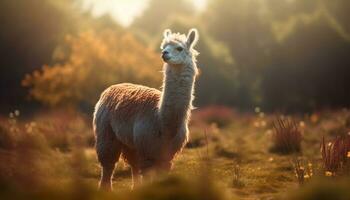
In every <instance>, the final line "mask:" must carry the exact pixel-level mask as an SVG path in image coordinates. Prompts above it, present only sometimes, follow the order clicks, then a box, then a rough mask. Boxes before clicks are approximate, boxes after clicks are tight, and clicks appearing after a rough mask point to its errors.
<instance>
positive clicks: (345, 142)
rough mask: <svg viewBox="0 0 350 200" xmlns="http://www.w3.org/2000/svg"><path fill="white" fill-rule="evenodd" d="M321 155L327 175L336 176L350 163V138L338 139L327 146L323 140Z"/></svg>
mask: <svg viewBox="0 0 350 200" xmlns="http://www.w3.org/2000/svg"><path fill="white" fill-rule="evenodd" d="M321 153H322V161H323V167H324V170H325V171H326V175H329V176H330V175H335V174H336V173H337V172H340V171H341V170H343V169H344V168H345V167H346V165H348V163H349V162H350V160H349V159H350V158H349V157H350V136H343V137H337V138H336V139H335V140H334V141H333V142H329V143H328V144H326V142H325V138H324V137H323V139H322V144H321Z"/></svg>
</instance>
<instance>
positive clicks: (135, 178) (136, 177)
mask: <svg viewBox="0 0 350 200" xmlns="http://www.w3.org/2000/svg"><path fill="white" fill-rule="evenodd" d="M122 154H123V157H124V158H125V160H126V161H127V163H129V165H130V166H131V174H132V186H131V188H132V189H133V188H135V187H137V186H138V185H140V184H141V181H142V177H141V173H140V167H139V163H138V160H137V153H136V152H135V150H131V149H130V148H128V147H126V146H124V147H123V149H122Z"/></svg>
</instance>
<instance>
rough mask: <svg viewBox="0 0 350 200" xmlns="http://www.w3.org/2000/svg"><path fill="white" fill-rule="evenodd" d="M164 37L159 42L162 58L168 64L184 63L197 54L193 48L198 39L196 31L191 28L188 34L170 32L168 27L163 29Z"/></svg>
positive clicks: (190, 60)
mask: <svg viewBox="0 0 350 200" xmlns="http://www.w3.org/2000/svg"><path fill="white" fill-rule="evenodd" d="M163 35H164V39H163V42H162V44H161V49H162V59H163V61H164V62H166V63H168V64H170V65H184V64H187V63H189V62H192V60H193V59H194V58H195V56H197V55H198V53H197V51H196V50H194V49H193V47H194V45H195V44H196V43H197V41H198V31H197V30H196V29H191V30H190V31H189V33H188V35H187V36H186V35H184V34H180V33H171V31H170V30H169V29H167V30H165V31H164V34H163Z"/></svg>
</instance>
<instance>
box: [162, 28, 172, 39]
mask: <svg viewBox="0 0 350 200" xmlns="http://www.w3.org/2000/svg"><path fill="white" fill-rule="evenodd" d="M170 34H171V30H170V29H165V30H164V32H163V36H164V38H167V37H169V35H170Z"/></svg>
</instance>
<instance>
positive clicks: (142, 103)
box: [93, 29, 198, 190]
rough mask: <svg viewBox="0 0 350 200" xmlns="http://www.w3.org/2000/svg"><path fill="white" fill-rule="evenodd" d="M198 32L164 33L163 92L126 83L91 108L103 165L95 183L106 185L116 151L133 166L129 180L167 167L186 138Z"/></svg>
mask: <svg viewBox="0 0 350 200" xmlns="http://www.w3.org/2000/svg"><path fill="white" fill-rule="evenodd" d="M197 41H198V32H197V30H195V29H191V30H190V31H189V33H188V35H187V36H186V35H182V34H179V33H175V34H173V33H171V31H170V30H165V31H164V39H163V42H162V44H161V49H162V58H163V60H164V62H165V63H164V65H163V70H164V80H163V87H162V91H159V90H157V89H154V88H149V87H145V86H141V85H135V84H130V83H123V84H117V85H113V86H111V87H109V88H108V89H106V90H105V91H104V92H103V93H102V94H101V97H100V100H99V101H98V102H97V104H96V106H95V112H94V119H93V128H94V132H95V136H96V152H97V156H98V160H99V162H100V164H101V167H102V174H101V181H100V187H103V188H105V189H108V190H109V189H111V177H112V175H113V170H114V167H115V163H116V162H117V161H118V160H119V157H120V155H122V157H123V158H124V159H125V160H126V161H127V162H128V163H129V164H130V166H131V168H132V176H133V184H134V185H135V184H137V183H139V182H140V178H141V175H144V174H146V173H147V172H148V171H150V170H165V171H167V170H170V168H171V165H172V160H173V158H174V156H175V155H176V154H177V153H178V152H180V151H181V149H182V148H183V146H184V144H185V143H186V141H187V140H188V120H189V117H190V111H191V109H192V101H193V98H194V97H193V91H194V83H195V77H196V75H197V66H196V59H195V58H196V56H197V55H198V53H197V51H195V50H194V49H193V47H194V45H195V44H196V43H197Z"/></svg>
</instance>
